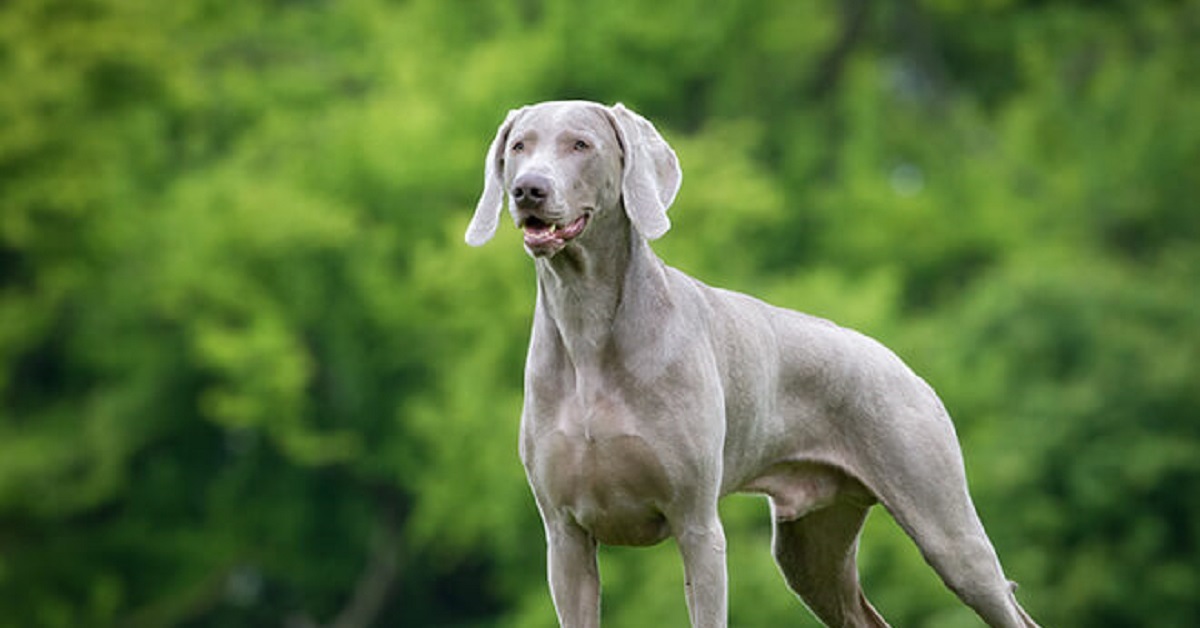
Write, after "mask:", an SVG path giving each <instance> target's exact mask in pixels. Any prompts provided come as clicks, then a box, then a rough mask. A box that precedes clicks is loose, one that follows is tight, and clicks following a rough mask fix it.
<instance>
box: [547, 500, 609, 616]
mask: <svg viewBox="0 0 1200 628" xmlns="http://www.w3.org/2000/svg"><path fill="white" fill-rule="evenodd" d="M546 545H547V557H546V562H547V565H546V567H547V570H548V571H549V574H550V595H551V597H553V598H554V609H555V611H556V612H557V613H558V623H559V625H560V626H562V627H563V628H598V626H599V625H600V570H599V567H598V566H597V564H596V540H595V539H594V538H592V536H591V535H590V534H588V533H587V531H586V530H584V529H583V528H580V527H579V526H578V525H577V524H576V523H575V522H573V521H547V522H546Z"/></svg>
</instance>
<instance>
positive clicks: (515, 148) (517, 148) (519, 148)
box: [512, 141, 525, 153]
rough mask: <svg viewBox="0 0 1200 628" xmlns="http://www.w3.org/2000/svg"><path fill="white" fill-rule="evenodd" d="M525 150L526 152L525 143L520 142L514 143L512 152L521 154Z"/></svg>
mask: <svg viewBox="0 0 1200 628" xmlns="http://www.w3.org/2000/svg"><path fill="white" fill-rule="evenodd" d="M523 150H525V142H520V141H518V142H513V145H512V152H514V153H519V152H521V151H523Z"/></svg>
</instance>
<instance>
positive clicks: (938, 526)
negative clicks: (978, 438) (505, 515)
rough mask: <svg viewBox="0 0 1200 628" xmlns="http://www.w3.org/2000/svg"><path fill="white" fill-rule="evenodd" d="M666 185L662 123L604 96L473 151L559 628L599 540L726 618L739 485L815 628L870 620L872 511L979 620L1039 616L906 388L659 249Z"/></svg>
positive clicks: (572, 623)
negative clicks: (526, 282)
mask: <svg viewBox="0 0 1200 628" xmlns="http://www.w3.org/2000/svg"><path fill="white" fill-rule="evenodd" d="M680 179H681V174H680V169H679V163H678V161H677V160H676V158H675V153H674V152H673V151H672V150H671V148H670V146H668V145H667V143H666V142H665V141H664V140H663V138H662V136H660V135H659V133H658V131H657V130H655V128H654V127H653V126H652V125H651V124H650V123H649V122H648V121H646V120H645V119H644V118H642V117H641V116H639V115H637V114H636V113H634V112H632V111H630V110H629V109H626V108H625V107H623V106H621V105H619V104H618V105H616V106H614V107H606V106H603V105H599V104H595V103H588V102H574V101H572V102H549V103H542V104H538V105H534V106H530V107H524V108H521V109H517V110H514V111H512V112H510V113H509V114H508V117H507V119H506V120H505V121H504V123H503V124H502V125H501V126H500V129H499V130H498V131H497V133H496V137H495V139H494V140H493V141H492V144H491V148H490V149H489V150H488V155H487V166H486V173H485V183H484V190H483V195H482V197H481V198H480V200H479V205H478V206H477V207H476V209H475V216H474V217H473V218H472V220H471V224H470V226H469V227H468V229H467V234H466V239H467V242H468V243H469V244H471V245H473V246H479V245H482V244H483V243H485V242H487V241H488V240H489V239H490V238H491V237H492V235H493V234H494V233H495V231H496V226H497V224H498V222H499V220H500V214H501V210H502V208H503V205H504V198H505V196H506V192H507V196H508V197H509V203H508V205H509V211H510V213H511V214H512V218H513V220H514V221H515V222H516V225H517V227H519V228H520V229H522V230H523V231H524V240H525V249H526V250H527V251H528V252H529V254H531V255H532V256H533V258H534V261H535V264H536V267H537V288H538V290H537V308H536V311H535V312H534V320H533V334H532V338H531V340H530V344H529V356H528V360H527V363H526V371H525V407H524V411H523V412H522V415H521V443H520V451H521V460H522V462H523V463H524V465H525V471H526V474H527V475H528V478H529V484H530V486H531V487H532V489H533V493H534V496H535V498H536V500H537V504H538V508H539V510H540V511H541V515H542V520H543V522H544V524H545V530H546V540H547V545H548V560H547V562H548V571H549V580H550V591H551V594H552V596H553V598H554V606H555V608H556V610H557V612H558V619H559V622H560V624H561V625H562V626H565V627H570V628H582V627H594V626H597V625H598V624H599V622H600V577H599V571H598V567H597V559H596V548H597V543H605V544H612V545H652V544H655V543H658V542H660V541H662V540H664V539H665V538H667V537H668V536H674V537H675V539H676V540H677V541H678V544H679V551H680V553H681V554H682V558H683V566H684V572H685V579H686V583H687V587H686V593H687V605H688V613H689V615H690V617H691V622H692V625H693V626H703V627H711V626H725V625H726V621H727V619H726V615H727V593H726V574H725V534H724V531H723V530H722V527H721V521H720V518H719V516H718V514H717V500H718V499H720V498H721V497H722V496H724V495H727V494H729V493H734V492H750V493H760V494H765V495H767V496H768V497H769V498H770V503H771V512H772V514H773V516H774V522H775V529H774V540H773V542H772V546H773V550H774V555H775V560H776V562H777V563H778V564H779V568H780V570H781V571H782V572H783V575H784V577H785V578H786V579H787V583H788V585H789V586H790V587H791V588H792V589H793V590H794V591H795V592H796V593H797V594H799V596H800V597H801V598H802V599H803V600H804V602H805V603H806V604H807V605H808V607H809V608H810V609H811V610H812V612H813V613H815V614H816V615H817V616H818V617H820V619H821V620H822V621H823V622H825V623H826V624H827V625H830V626H886V625H887V624H886V623H885V622H884V620H883V618H882V617H880V615H879V613H878V612H876V611H875V609H874V608H873V607H872V606H871V604H870V603H869V602H867V599H866V597H865V596H864V595H863V592H862V589H861V588H860V586H859V582H858V572H857V569H856V566H855V554H856V550H857V546H858V537H859V533H860V531H861V529H862V525H863V520H864V519H865V518H866V514H867V510H868V508H870V507H871V505H872V504H874V503H875V502H877V501H878V502H882V503H883V505H884V506H885V507H886V508H887V509H888V511H889V512H890V513H891V514H892V516H893V517H895V519H896V521H897V522H899V524H900V526H901V527H902V528H903V529H904V530H905V531H906V532H907V533H908V535H909V536H911V537H912V538H913V540H914V541H916V543H917V545H918V547H919V548H920V550H921V553H922V554H923V555H924V557H925V559H926V560H927V561H928V562H929V564H930V565H932V566H933V567H934V569H936V570H937V572H938V574H939V575H940V576H941V577H942V580H943V581H944V582H945V583H946V585H947V586H949V587H950V589H952V590H953V591H954V592H955V593H956V594H957V595H958V596H959V598H961V599H962V600H963V601H964V602H965V603H967V604H968V605H970V606H971V608H973V609H974V610H975V611H976V612H977V613H978V614H979V616H980V617H982V618H983V619H984V621H986V622H987V623H988V624H990V625H992V626H1023V627H1028V626H1036V624H1034V622H1033V620H1031V619H1030V618H1029V616H1028V615H1027V614H1026V613H1025V611H1024V610H1023V609H1022V608H1021V607H1020V605H1019V604H1018V603H1017V601H1016V599H1015V597H1014V596H1013V594H1012V586H1011V584H1010V583H1009V581H1008V580H1007V579H1005V577H1004V573H1003V572H1002V571H1001V568H1000V562H999V560H998V559H997V558H996V553H995V550H994V549H993V548H992V544H991V542H990V541H989V540H988V538H987V535H986V534H985V533H984V530H983V525H982V524H981V523H980V521H979V517H978V516H977V515H976V513H975V507H974V506H973V505H972V503H971V498H970V496H969V495H968V494H967V484H966V477H965V474H964V471H963V462H962V456H961V454H960V452H959V448H958V443H957V439H956V437H955V433H954V427H953V426H952V425H951V422H950V418H949V416H948V415H947V414H946V410H945V409H944V408H943V407H942V404H941V402H940V401H939V400H938V398H937V396H936V395H935V394H934V392H933V391H932V390H931V389H930V388H929V386H928V385H926V384H925V382H924V381H923V380H921V378H919V377H917V376H916V375H915V374H913V372H912V371H911V370H909V369H908V367H906V366H905V365H904V364H903V363H902V362H901V361H900V359H899V358H897V357H896V356H895V355H894V354H892V353H891V352H890V351H888V350H887V349H886V348H884V347H883V346H882V345H880V344H879V343H877V342H875V341H873V340H871V339H869V338H867V337H865V336H863V335H861V334H858V333H856V332H854V331H850V330H848V329H845V328H842V327H839V326H837V325H835V324H833V323H830V322H828V321H825V320H821V319H819V318H814V317H812V316H808V315H805V314H801V313H798V312H794V311H791V310H785V309H781V308H777V307H773V306H771V305H768V304H766V303H763V302H761V301H758V300H756V299H753V298H751V297H748V296H745V295H742V294H738V293H735V292H729V291H726V290H721V289H718V288H711V287H709V286H706V285H704V284H703V283H700V282H699V281H697V280H695V279H693V278H691V277H689V276H687V275H685V274H683V273H682V272H680V271H678V270H675V269H674V268H671V267H669V266H667V265H665V264H664V263H663V262H662V261H661V260H659V259H658V257H657V256H655V254H654V252H653V251H652V250H651V249H650V245H649V243H648V240H653V239H656V238H658V237H660V236H662V235H663V234H664V233H665V232H666V231H667V229H668V228H669V227H670V222H669V221H668V219H667V208H668V207H669V206H670V205H671V202H672V201H673V200H674V198H675V193H676V192H677V191H678V190H679V184H680Z"/></svg>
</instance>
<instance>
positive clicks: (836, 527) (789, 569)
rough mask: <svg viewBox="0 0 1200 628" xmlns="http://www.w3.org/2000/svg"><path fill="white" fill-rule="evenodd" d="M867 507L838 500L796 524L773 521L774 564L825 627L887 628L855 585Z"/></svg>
mask: <svg viewBox="0 0 1200 628" xmlns="http://www.w3.org/2000/svg"><path fill="white" fill-rule="evenodd" d="M868 508H869V506H868V505H865V504H863V503H860V502H856V501H853V500H849V499H845V498H840V499H837V500H835V501H834V502H833V503H832V504H830V505H828V506H825V507H824V508H821V509H819V510H815V511H813V512H810V513H808V514H806V515H804V516H802V517H800V518H798V519H792V520H783V521H780V520H778V519H777V520H776V521H775V536H774V540H773V542H772V545H773V550H774V552H775V562H776V563H778V564H779V569H780V571H782V572H783V576H784V578H785V579H786V580H787V583H788V586H789V587H791V588H792V590H793V591H795V592H796V593H797V594H798V595H799V596H800V598H801V599H802V600H804V603H805V604H806V605H807V606H808V608H809V609H810V610H811V611H812V612H813V613H814V614H815V615H816V616H817V617H819V618H820V619H821V621H822V622H824V623H825V624H826V625H827V626H836V627H842V626H853V627H856V628H859V627H862V628H878V627H880V626H887V622H885V621H884V620H883V617H881V616H880V615H879V613H878V612H876V610H875V609H874V608H873V607H872V606H871V604H870V602H868V601H867V598H866V596H865V595H863V592H862V587H861V586H859V582H858V566H857V564H856V562H855V557H856V555H857V553H858V536H859V533H860V532H861V531H862V526H863V521H865V520H866V516H867V510H868ZM772 510H774V508H772Z"/></svg>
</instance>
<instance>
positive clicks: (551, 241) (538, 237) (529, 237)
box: [521, 213, 588, 255]
mask: <svg viewBox="0 0 1200 628" xmlns="http://www.w3.org/2000/svg"><path fill="white" fill-rule="evenodd" d="M587 223H588V214H586V213H585V214H583V215H582V216H580V217H579V218H576V219H575V220H573V221H571V222H570V223H569V224H566V225H563V226H559V225H557V224H555V223H551V222H546V221H544V220H542V219H541V218H537V217H536V216H530V217H528V218H526V219H525V221H524V222H523V223H522V224H521V228H522V229H523V230H524V231H525V246H526V247H528V248H529V250H530V251H532V252H533V253H534V254H535V255H546V254H550V253H556V252H558V250H559V249H561V248H562V247H564V246H566V245H567V243H568V242H570V241H571V240H573V239H575V238H577V237H579V234H581V233H583V230H584V228H586V227H587Z"/></svg>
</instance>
